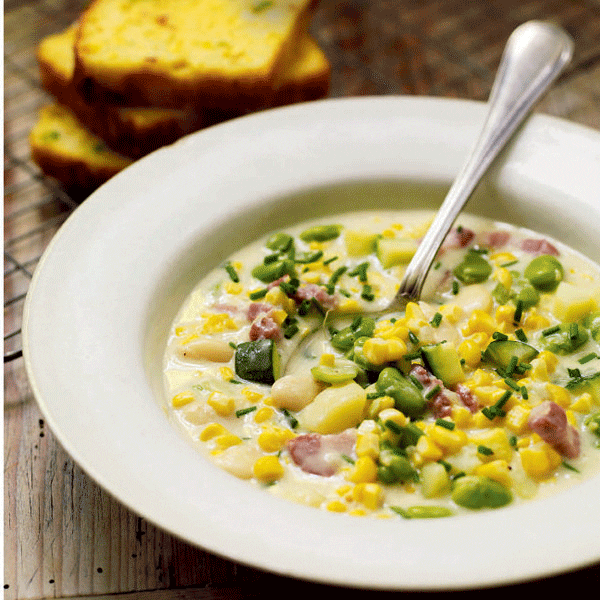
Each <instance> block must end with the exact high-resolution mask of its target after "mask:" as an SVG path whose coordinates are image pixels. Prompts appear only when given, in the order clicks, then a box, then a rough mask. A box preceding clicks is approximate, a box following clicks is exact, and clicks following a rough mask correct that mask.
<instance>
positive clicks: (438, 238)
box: [388, 21, 573, 310]
mask: <svg viewBox="0 0 600 600" xmlns="http://www.w3.org/2000/svg"><path fill="white" fill-rule="evenodd" d="M572 55H573V40H572V39H571V37H570V36H569V35H568V34H567V33H566V32H565V31H563V30H562V29H561V28H559V27H557V26H556V25H552V24H550V23H545V22H541V21H528V22H526V23H523V24H522V25H520V26H519V27H517V28H516V29H515V30H514V31H513V33H512V34H511V36H510V37H509V38H508V42H507V44H506V47H505V49H504V53H503V55H502V59H501V61H500V66H499V68H498V72H497V74H496V79H495V81H494V85H493V87H492V91H491V93H490V97H489V101H488V115H487V118H486V120H485V123H484V125H483V129H482V131H481V133H480V136H479V138H478V140H477V142H476V144H475V146H474V147H473V149H472V151H471V154H470V155H469V157H468V159H467V161H466V163H465V164H464V166H463V168H462V170H461V171H460V173H459V174H458V176H457V178H456V180H455V181H454V183H453V184H452V187H451V188H450V190H449V191H448V194H447V196H446V198H445V200H444V202H443V203H442V205H441V207H440V209H439V211H438V213H437V214H436V217H435V219H434V220H433V222H432V224H431V226H430V227H429V229H428V231H427V233H426V234H425V236H424V237H423V240H422V241H421V243H420V244H419V247H418V248H417V251H416V253H415V255H414V256H413V258H412V260H411V261H410V263H409V265H408V267H407V269H406V272H405V274H404V277H403V279H402V281H401V283H400V287H399V289H398V292H397V293H396V296H395V298H394V300H393V301H392V306H390V307H389V309H388V310H392V309H395V307H396V305H400V309H403V308H404V307H405V306H406V303H407V302H409V301H411V300H412V301H414V300H418V299H419V297H420V295H421V291H422V289H423V284H424V282H425V278H426V277H427V274H428V273H429V269H430V268H431V265H432V263H433V260H434V258H435V256H436V254H437V252H438V250H439V249H440V246H441V245H442V242H443V241H444V239H445V237H446V235H447V234H448V232H449V231H450V228H451V227H452V225H453V223H454V221H455V220H456V217H457V216H458V214H459V213H460V211H461V210H462V208H463V206H464V205H465V203H466V202H467V200H468V199H469V198H470V197H471V194H472V193H473V191H474V190H475V188H476V187H477V184H478V183H479V181H480V180H481V178H482V177H483V175H484V174H485V173H486V172H487V170H488V168H489V167H490V165H491V164H492V162H493V161H494V159H495V158H496V156H498V154H499V152H500V150H502V148H503V147H504V146H505V144H506V143H507V142H508V140H509V139H510V138H511V136H512V135H513V133H514V132H515V130H516V129H517V127H518V126H519V125H520V124H521V123H522V122H523V120H524V119H525V117H526V116H527V115H528V114H529V112H530V110H531V108H532V107H533V105H534V104H535V102H536V101H537V100H538V99H539V98H540V96H542V94H543V93H544V92H545V91H546V90H547V89H548V88H549V87H550V85H551V84H552V82H554V80H555V79H556V78H557V77H558V75H559V74H560V72H561V71H562V70H563V68H564V67H565V66H566V65H567V64H568V63H569V62H570V60H571V57H572Z"/></svg>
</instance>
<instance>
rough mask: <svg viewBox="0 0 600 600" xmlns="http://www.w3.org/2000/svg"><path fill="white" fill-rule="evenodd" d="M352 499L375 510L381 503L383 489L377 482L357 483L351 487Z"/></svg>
mask: <svg viewBox="0 0 600 600" xmlns="http://www.w3.org/2000/svg"><path fill="white" fill-rule="evenodd" d="M352 499H353V500H354V501H355V502H360V503H361V504H363V505H364V506H366V507H367V508H368V509H370V510H376V509H378V508H379V507H380V506H381V505H382V504H383V489H382V488H381V486H380V485H379V484H377V483H357V484H356V485H355V486H354V488H353V489H352Z"/></svg>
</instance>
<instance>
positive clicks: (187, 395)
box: [171, 392, 195, 408]
mask: <svg viewBox="0 0 600 600" xmlns="http://www.w3.org/2000/svg"><path fill="white" fill-rule="evenodd" d="M194 399H195V396H194V394H193V393H192V392H179V394H175V396H173V398H172V399H171V405H172V406H173V408H181V407H182V406H185V405H186V404H189V403H190V402H193V401H194Z"/></svg>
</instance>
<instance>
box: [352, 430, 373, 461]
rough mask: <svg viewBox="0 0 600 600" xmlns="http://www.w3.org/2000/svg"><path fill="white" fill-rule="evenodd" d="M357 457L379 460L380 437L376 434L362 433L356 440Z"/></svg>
mask: <svg viewBox="0 0 600 600" xmlns="http://www.w3.org/2000/svg"><path fill="white" fill-rule="evenodd" d="M356 456H358V457H359V458H360V457H361V456H368V457H370V458H372V459H377V457H378V456H379V436H378V435H377V434H376V433H374V432H367V433H360V434H359V435H358V436H357V438H356Z"/></svg>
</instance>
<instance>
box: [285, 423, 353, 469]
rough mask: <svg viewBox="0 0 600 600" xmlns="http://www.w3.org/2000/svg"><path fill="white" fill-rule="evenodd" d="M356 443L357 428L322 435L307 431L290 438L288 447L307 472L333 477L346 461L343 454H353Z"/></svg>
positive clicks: (293, 458) (298, 463)
mask: <svg viewBox="0 0 600 600" xmlns="http://www.w3.org/2000/svg"><path fill="white" fill-rule="evenodd" d="M355 444H356V430H355V429H347V430H346V431H342V432H341V433H335V434H329V435H321V434H320V433H305V434H302V435H299V436H297V437H295V438H294V439H292V440H290V441H289V442H288V443H287V445H286V447H287V449H288V451H289V453H290V456H291V457H292V460H293V461H294V463H296V464H297V465H298V466H299V467H300V468H301V469H302V470H303V471H304V472H305V473H312V474H313V475H320V476H321V477H331V476H332V475H335V473H337V471H338V469H339V468H340V466H341V465H342V464H343V463H344V458H343V456H352V454H353V453H354V448H355Z"/></svg>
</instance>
